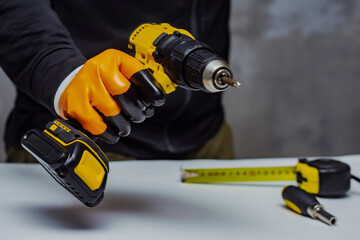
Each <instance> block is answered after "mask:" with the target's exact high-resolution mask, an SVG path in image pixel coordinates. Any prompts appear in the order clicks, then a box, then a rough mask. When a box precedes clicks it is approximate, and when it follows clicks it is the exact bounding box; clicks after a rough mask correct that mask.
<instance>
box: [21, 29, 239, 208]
mask: <svg viewBox="0 0 360 240" xmlns="http://www.w3.org/2000/svg"><path fill="white" fill-rule="evenodd" d="M128 46H129V54H130V55H132V56H134V57H135V58H136V59H137V60H139V61H140V62H142V63H143V64H144V65H145V67H146V68H148V69H149V70H150V72H152V74H153V75H154V77H155V79H156V81H157V82H158V83H159V84H160V85H161V87H162V88H163V89H164V90H165V92H166V93H171V92H172V91H174V90H175V87H176V86H181V87H184V88H187V89H191V90H195V91H196V90H201V91H205V92H219V91H224V90H225V89H227V88H228V87H229V86H234V87H239V86H240V83H238V82H236V81H235V80H233V79H232V78H233V73H232V71H231V69H230V67H229V65H228V64H227V63H226V62H225V60H224V59H222V58H221V57H220V56H218V55H216V54H215V53H214V52H213V50H212V49H211V48H210V47H209V46H207V45H206V44H204V43H202V42H200V41H197V40H195V39H194V37H193V36H192V35H191V34H190V33H189V32H187V31H186V30H183V29H177V28H174V27H172V26H170V25H169V24H166V23H163V24H148V23H146V24H143V25H141V26H139V27H138V28H137V29H135V31H134V32H133V33H132V34H131V36H130V39H129V45H128ZM71 125H72V123H70V122H68V121H63V120H59V119H57V120H54V121H52V122H50V123H48V124H47V126H46V129H45V130H44V131H43V132H40V131H37V130H30V131H29V132H27V133H26V134H25V135H24V136H23V138H22V146H23V147H24V148H25V149H26V150H27V151H28V152H29V153H31V154H32V155H33V156H34V157H35V158H36V159H37V160H38V161H39V162H40V164H41V165H42V166H43V167H44V168H45V169H46V170H47V171H48V172H49V173H50V174H51V175H52V176H53V177H54V178H55V179H56V180H57V181H58V182H59V183H60V184H61V185H62V186H63V187H65V188H66V189H67V190H68V191H69V192H70V193H72V194H73V195H74V196H75V197H77V198H78V199H79V200H80V201H81V202H83V203H84V204H85V205H87V206H95V205H97V204H98V203H100V201H101V200H102V198H103V196H104V190H105V185H106V179H107V174H108V172H109V165H108V159H107V157H106V156H105V154H104V153H103V152H102V151H101V149H100V148H99V147H98V146H97V145H96V143H95V142H94V141H92V140H91V139H90V138H89V137H88V136H91V135H88V136H86V135H85V134H84V133H82V132H80V131H78V130H77V129H76V128H74V127H72V126H71Z"/></svg>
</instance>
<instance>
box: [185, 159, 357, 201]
mask: <svg viewBox="0 0 360 240" xmlns="http://www.w3.org/2000/svg"><path fill="white" fill-rule="evenodd" d="M181 180H182V182H184V183H225V182H263V181H297V183H298V185H299V187H300V188H301V189H303V190H305V191H306V192H308V193H312V194H316V195H318V196H326V197H334V196H342V195H345V193H346V192H347V191H348V190H349V189H350V180H351V174H350V167H349V165H347V164H345V163H343V162H340V161H337V160H333V159H316V160H313V161H308V160H307V159H306V158H300V159H299V161H298V163H297V164H296V166H285V167H250V168H211V169H184V170H182V174H181Z"/></svg>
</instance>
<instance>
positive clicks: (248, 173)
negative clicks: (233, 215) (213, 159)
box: [181, 166, 296, 183]
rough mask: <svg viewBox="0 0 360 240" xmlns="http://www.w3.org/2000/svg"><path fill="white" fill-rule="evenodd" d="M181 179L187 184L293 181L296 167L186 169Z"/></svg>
mask: <svg viewBox="0 0 360 240" xmlns="http://www.w3.org/2000/svg"><path fill="white" fill-rule="evenodd" d="M181 178H182V181H183V182H185V183H215V182H236V181H239V182H250V181H287V180H291V181H292V180H296V171H295V167H294V166H285V167H256V168H211V169H184V170H183V171H182V176H181Z"/></svg>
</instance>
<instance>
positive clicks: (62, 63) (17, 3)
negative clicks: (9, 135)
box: [0, 0, 86, 113]
mask: <svg viewBox="0 0 360 240" xmlns="http://www.w3.org/2000/svg"><path fill="white" fill-rule="evenodd" d="M85 61H86V59H85V58H84V56H83V55H82V54H81V52H80V51H79V50H78V48H77V47H76V46H75V44H74V42H73V41H72V39H71V37H70V34H69V32H68V31H67V30H66V28H65V27H64V26H63V25H62V23H61V22H60V20H59V18H58V16H57V15H56V13H55V12H54V11H53V10H52V8H51V3H50V1H48V0H11V1H8V0H0V66H1V67H2V68H3V69H4V71H5V72H6V73H7V75H8V76H9V77H10V79H11V80H12V81H13V82H14V83H15V85H16V86H17V88H19V89H20V90H21V91H23V92H25V93H26V94H27V95H29V96H31V97H32V98H34V99H35V100H36V101H37V102H39V103H41V104H42V105H44V106H45V107H47V108H48V109H49V110H50V111H52V112H53V113H54V108H53V98H54V95H55V92H56V90H57V88H58V86H59V85H60V83H61V82H62V81H63V80H64V78H65V77H66V76H67V75H68V74H69V73H70V72H72V71H73V70H74V69H75V68H76V67H78V66H80V65H82V64H84V63H85Z"/></svg>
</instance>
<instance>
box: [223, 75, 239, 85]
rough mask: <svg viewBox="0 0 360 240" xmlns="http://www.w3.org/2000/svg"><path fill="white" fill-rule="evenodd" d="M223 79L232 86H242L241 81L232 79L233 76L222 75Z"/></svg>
mask: <svg viewBox="0 0 360 240" xmlns="http://www.w3.org/2000/svg"><path fill="white" fill-rule="evenodd" d="M221 80H222V81H223V82H224V83H227V84H229V85H230V86H233V87H236V88H239V87H240V86H241V83H239V82H237V81H236V80H234V79H232V78H229V77H227V76H222V77H221Z"/></svg>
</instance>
